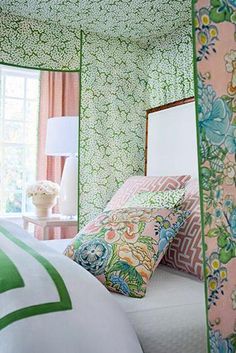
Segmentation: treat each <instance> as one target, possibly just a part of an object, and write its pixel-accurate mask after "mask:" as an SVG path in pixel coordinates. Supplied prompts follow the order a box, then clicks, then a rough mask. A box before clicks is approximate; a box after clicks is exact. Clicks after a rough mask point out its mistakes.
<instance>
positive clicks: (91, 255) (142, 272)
mask: <svg viewBox="0 0 236 353" xmlns="http://www.w3.org/2000/svg"><path fill="white" fill-rule="evenodd" d="M188 216H189V212H188V211H182V210H175V209H172V210H167V209H160V210H156V209H154V208H123V209H117V210H113V211H107V212H103V213H101V214H100V215H99V216H98V217H97V218H96V219H95V220H93V221H92V222H90V223H89V224H88V225H87V226H86V227H84V228H83V229H82V230H81V231H80V232H79V234H78V235H77V236H76V237H75V238H74V239H73V240H72V242H71V244H70V245H69V246H68V247H67V248H66V250H65V252H64V254H65V255H66V256H68V257H70V258H71V259H72V260H74V261H75V262H76V263H78V264H79V265H81V266H83V267H84V268H85V269H86V270H87V271H89V272H90V273H92V274H93V275H94V276H96V277H97V278H98V279H99V280H100V281H101V282H102V283H103V284H104V285H105V286H106V287H107V288H108V289H109V290H111V291H114V292H118V293H120V294H124V295H127V296H130V297H136V298H141V297H143V296H144V295H145V293H146V288H147V283H148V281H149V279H150V277H151V276H152V273H153V271H154V270H155V268H156V267H157V265H158V264H159V262H160V261H161V259H162V257H163V255H164V253H165V252H166V249H167V248H168V246H169V244H170V242H171V241H172V240H173V238H174V237H175V236H176V234H177V232H178V230H179V228H180V227H181V225H182V224H183V223H184V222H185V220H186V218H187V217H188Z"/></svg>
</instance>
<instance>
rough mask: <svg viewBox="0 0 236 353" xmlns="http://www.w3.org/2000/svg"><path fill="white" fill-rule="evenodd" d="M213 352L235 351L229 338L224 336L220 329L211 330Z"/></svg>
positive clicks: (232, 352) (225, 352) (228, 352)
mask: <svg viewBox="0 0 236 353" xmlns="http://www.w3.org/2000/svg"><path fill="white" fill-rule="evenodd" d="M210 348H211V353H234V347H233V345H232V343H231V341H230V340H229V339H228V338H225V339H224V338H222V336H221V334H220V332H219V331H213V330H211V331H210Z"/></svg>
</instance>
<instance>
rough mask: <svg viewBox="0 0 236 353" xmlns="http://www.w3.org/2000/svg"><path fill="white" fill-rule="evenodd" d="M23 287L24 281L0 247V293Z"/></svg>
mask: <svg viewBox="0 0 236 353" xmlns="http://www.w3.org/2000/svg"><path fill="white" fill-rule="evenodd" d="M20 287H24V281H23V279H22V277H21V275H20V273H19V271H18V269H17V267H16V266H15V264H14V263H13V262H12V261H11V259H10V258H9V257H8V256H7V255H6V254H5V253H4V252H3V251H2V250H1V249H0V294H1V293H3V292H6V291H8V290H11V289H14V288H20Z"/></svg>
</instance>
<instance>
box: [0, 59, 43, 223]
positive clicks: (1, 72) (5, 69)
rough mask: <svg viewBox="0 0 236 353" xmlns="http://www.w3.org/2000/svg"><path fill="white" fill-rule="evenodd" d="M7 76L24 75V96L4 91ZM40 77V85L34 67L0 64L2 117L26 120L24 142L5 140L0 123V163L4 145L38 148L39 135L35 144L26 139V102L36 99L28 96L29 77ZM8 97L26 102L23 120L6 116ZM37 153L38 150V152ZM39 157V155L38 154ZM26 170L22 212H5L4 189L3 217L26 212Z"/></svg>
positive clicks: (1, 200) (0, 206)
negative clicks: (7, 93) (9, 94)
mask: <svg viewBox="0 0 236 353" xmlns="http://www.w3.org/2000/svg"><path fill="white" fill-rule="evenodd" d="M6 76H18V77H23V78H24V79H25V80H24V95H23V98H20V97H13V96H7V95H6V94H5V93H4V92H5V78H6ZM30 78H31V79H32V78H34V79H38V81H39V85H40V71H37V70H32V69H24V68H16V67H10V66H5V65H0V119H1V120H2V119H3V121H4V122H5V121H9V122H24V141H23V142H22V143H12V142H5V141H4V139H3V136H4V135H3V134H4V129H3V124H2V123H1V124H0V149H1V153H0V163H2V162H3V159H4V156H3V155H2V149H3V147H4V146H8V147H11V146H12V147H17V146H19V147H22V146H23V148H25V147H26V146H34V147H35V148H36V151H37V145H38V141H37V136H36V139H35V144H29V143H27V142H26V141H25V135H26V128H25V126H26V123H27V120H26V104H27V102H29V101H34V102H35V99H32V98H26V83H27V79H30ZM6 99H18V100H21V101H23V102H24V116H23V120H22V121H20V120H7V119H5V118H4V114H5V107H4V106H5V100H6ZM39 99H40V98H39V96H38V102H37V103H38V104H37V105H38V113H39ZM37 126H38V121H37ZM36 153H37V152H36ZM36 158H37V156H36ZM25 162H26V150H25V149H24V159H23V166H25ZM36 166H37V163H36V165H35V166H34V168H35V178H36ZM0 177H1V171H0ZM0 185H1V186H2V183H1V180H0ZM26 187H27V185H26V170H25V168H23V177H22V190H21V204H22V209H21V212H11V213H10V212H4V208H5V207H6V205H4V198H3V197H2V196H3V194H4V190H0V216H2V217H9V218H11V217H18V216H20V215H21V214H22V213H25V212H26V205H27V200H26V193H25V191H26Z"/></svg>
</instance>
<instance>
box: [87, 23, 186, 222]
mask: <svg viewBox="0 0 236 353" xmlns="http://www.w3.org/2000/svg"><path fill="white" fill-rule="evenodd" d="M191 33H192V27H191V23H188V24H187V25H186V26H185V27H183V28H181V29H180V30H179V31H178V32H176V33H173V34H169V35H165V36H164V37H161V38H156V39H155V40H152V42H151V43H149V45H146V46H142V45H139V44H137V43H135V42H132V41H130V40H121V39H117V38H111V37H104V36H101V35H95V34H91V33H90V34H85V36H84V39H83V58H82V95H81V108H82V110H81V136H80V151H81V157H80V158H81V161H80V225H81V226H82V225H84V224H85V223H86V222H87V221H88V220H90V219H91V218H93V217H94V216H96V215H97V214H98V213H99V212H100V211H101V210H102V209H103V208H104V207H105V205H106V203H107V201H108V200H109V199H110V198H111V197H112V194H113V193H114V192H115V191H116V190H117V189H118V187H119V186H120V185H121V184H122V183H123V182H124V181H125V179H127V178H128V177H129V176H130V175H142V174H143V173H144V143H145V110H146V109H148V108H151V107H154V106H158V105H161V104H165V103H168V102H171V101H175V100H178V99H181V98H186V97H190V96H193V64H192V58H193V48H192V41H191Z"/></svg>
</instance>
